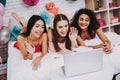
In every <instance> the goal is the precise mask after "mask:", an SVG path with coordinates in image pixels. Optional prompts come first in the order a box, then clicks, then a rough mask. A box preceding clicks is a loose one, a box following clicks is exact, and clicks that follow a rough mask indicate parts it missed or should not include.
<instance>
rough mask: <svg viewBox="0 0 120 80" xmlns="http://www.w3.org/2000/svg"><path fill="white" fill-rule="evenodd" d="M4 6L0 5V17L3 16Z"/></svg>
mask: <svg viewBox="0 0 120 80" xmlns="http://www.w3.org/2000/svg"><path fill="white" fill-rule="evenodd" d="M4 10H5V9H4V6H3V5H2V4H1V3H0V15H1V16H3V15H4Z"/></svg>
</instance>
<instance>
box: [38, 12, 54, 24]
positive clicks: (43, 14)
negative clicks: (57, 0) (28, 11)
mask: <svg viewBox="0 0 120 80" xmlns="http://www.w3.org/2000/svg"><path fill="white" fill-rule="evenodd" d="M39 15H40V16H41V17H42V18H43V19H44V20H45V23H46V24H50V23H51V19H52V17H51V15H50V14H49V13H48V12H47V11H43V12H41V13H40V14H39Z"/></svg>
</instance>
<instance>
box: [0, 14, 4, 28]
mask: <svg viewBox="0 0 120 80" xmlns="http://www.w3.org/2000/svg"><path fill="white" fill-rule="evenodd" d="M2 27H3V17H2V16H1V15H0V30H1V29H2Z"/></svg>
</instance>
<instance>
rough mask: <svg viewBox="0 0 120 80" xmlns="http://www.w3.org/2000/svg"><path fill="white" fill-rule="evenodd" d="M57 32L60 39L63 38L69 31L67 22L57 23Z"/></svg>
mask: <svg viewBox="0 0 120 80" xmlns="http://www.w3.org/2000/svg"><path fill="white" fill-rule="evenodd" d="M56 29H57V32H58V34H59V35H60V37H65V36H66V35H67V33H68V30H69V25H68V22H67V20H61V21H59V22H58V23H57V26H56Z"/></svg>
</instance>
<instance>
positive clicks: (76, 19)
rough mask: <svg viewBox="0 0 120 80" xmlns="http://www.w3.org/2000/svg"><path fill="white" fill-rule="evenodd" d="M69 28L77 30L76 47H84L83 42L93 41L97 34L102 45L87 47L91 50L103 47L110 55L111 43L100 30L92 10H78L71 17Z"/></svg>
mask: <svg viewBox="0 0 120 80" xmlns="http://www.w3.org/2000/svg"><path fill="white" fill-rule="evenodd" d="M71 26H73V27H75V28H76V29H77V30H78V37H77V42H78V45H81V46H86V45H85V43H84V40H90V39H94V38H95V36H96V34H97V35H98V37H99V38H100V39H101V40H102V42H103V43H101V44H98V45H94V46H88V47H92V48H93V49H96V48H103V47H104V51H105V52H106V53H111V42H110V41H109V40H108V38H107V37H106V36H105V35H104V33H103V32H102V30H101V29H100V24H99V23H98V21H97V18H96V16H95V13H94V12H93V11H92V10H90V9H86V8H83V9H80V10H78V11H77V12H76V13H75V15H74V16H73V19H72V22H71Z"/></svg>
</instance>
